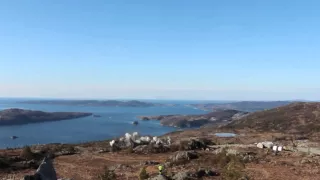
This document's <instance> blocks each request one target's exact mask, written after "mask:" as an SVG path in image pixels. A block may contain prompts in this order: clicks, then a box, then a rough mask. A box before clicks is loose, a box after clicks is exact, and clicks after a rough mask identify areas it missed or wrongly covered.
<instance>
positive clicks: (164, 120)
mask: <svg viewBox="0 0 320 180" xmlns="http://www.w3.org/2000/svg"><path fill="white" fill-rule="evenodd" d="M247 114H248V112H243V111H237V110H219V111H215V112H210V113H208V114H203V115H159V116H140V117H139V118H140V119H141V120H144V121H147V120H159V121H160V123H161V124H162V125H164V126H173V127H179V128H192V127H193V128H194V127H201V126H205V125H213V124H215V125H218V124H226V123H229V122H231V121H233V120H237V119H240V118H242V117H244V116H246V115H247Z"/></svg>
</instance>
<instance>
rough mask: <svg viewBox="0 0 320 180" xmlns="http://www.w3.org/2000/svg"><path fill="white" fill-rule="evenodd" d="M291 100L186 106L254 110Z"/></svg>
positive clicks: (207, 108) (274, 106) (279, 104)
mask: <svg viewBox="0 0 320 180" xmlns="http://www.w3.org/2000/svg"><path fill="white" fill-rule="evenodd" d="M293 102H294V101H239V102H231V103H207V104H189V105H188V106H190V107H195V108H199V109H203V110H209V111H216V110H225V109H234V110H238V111H247V112H256V111H262V110H267V109H272V108H276V107H280V106H285V105H288V104H290V103H293Z"/></svg>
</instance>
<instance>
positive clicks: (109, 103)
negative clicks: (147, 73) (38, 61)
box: [19, 100, 162, 107]
mask: <svg viewBox="0 0 320 180" xmlns="http://www.w3.org/2000/svg"><path fill="white" fill-rule="evenodd" d="M19 103H22V104H50V105H71V106H106V107H151V106H161V105H162V104H157V103H149V102H142V101H136V100H131V101H117V100H103V101H99V100H30V101H22V102H19Z"/></svg>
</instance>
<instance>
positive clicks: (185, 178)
mask: <svg viewBox="0 0 320 180" xmlns="http://www.w3.org/2000/svg"><path fill="white" fill-rule="evenodd" d="M172 179H173V180H189V179H193V178H192V177H190V173H189V172H179V173H177V174H175V175H174V176H173V177H172Z"/></svg>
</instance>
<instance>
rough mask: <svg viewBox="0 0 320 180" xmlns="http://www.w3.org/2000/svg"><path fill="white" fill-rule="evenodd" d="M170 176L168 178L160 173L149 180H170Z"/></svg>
mask: <svg viewBox="0 0 320 180" xmlns="http://www.w3.org/2000/svg"><path fill="white" fill-rule="evenodd" d="M168 179H169V178H167V177H166V176H163V175H158V176H156V177H153V178H150V179H149V180H168Z"/></svg>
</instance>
